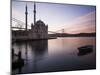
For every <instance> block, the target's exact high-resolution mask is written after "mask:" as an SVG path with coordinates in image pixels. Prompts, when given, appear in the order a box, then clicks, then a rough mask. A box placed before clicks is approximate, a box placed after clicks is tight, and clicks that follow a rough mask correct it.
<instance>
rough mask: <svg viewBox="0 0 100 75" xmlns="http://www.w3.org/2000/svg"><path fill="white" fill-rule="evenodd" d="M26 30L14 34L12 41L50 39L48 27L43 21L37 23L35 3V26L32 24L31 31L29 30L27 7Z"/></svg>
mask: <svg viewBox="0 0 100 75" xmlns="http://www.w3.org/2000/svg"><path fill="white" fill-rule="evenodd" d="M25 9H26V10H25V30H17V31H13V32H12V39H19V40H34V39H48V25H45V23H44V22H43V21H42V20H38V21H36V5H35V3H34V11H33V13H34V24H33V23H32V24H31V29H27V16H28V11H27V5H26V7H25Z"/></svg>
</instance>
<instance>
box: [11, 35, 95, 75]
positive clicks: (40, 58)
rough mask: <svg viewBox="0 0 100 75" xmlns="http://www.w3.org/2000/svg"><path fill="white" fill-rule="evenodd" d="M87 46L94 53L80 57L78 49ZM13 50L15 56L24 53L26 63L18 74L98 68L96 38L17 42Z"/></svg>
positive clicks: (23, 57) (16, 71)
mask: <svg viewBox="0 0 100 75" xmlns="http://www.w3.org/2000/svg"><path fill="white" fill-rule="evenodd" d="M85 45H93V51H92V52H89V53H88V54H85V55H84V56H82V57H80V56H78V55H77V54H78V53H79V51H78V49H77V48H79V47H82V46H85ZM13 48H14V49H15V54H18V53H19V51H21V52H22V59H24V63H25V64H24V66H23V67H22V68H21V71H20V72H19V71H18V69H16V70H14V71H15V73H18V74H19V73H21V74H23V73H24V74H27V73H39V72H53V71H69V70H83V69H95V68H96V50H95V37H91V38H90V37H67V38H58V39H52V40H37V41H27V42H16V43H15V44H13ZM82 51H83V50H82ZM86 52H87V50H86ZM82 53H84V52H82Z"/></svg>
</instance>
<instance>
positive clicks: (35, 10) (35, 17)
mask: <svg viewBox="0 0 100 75" xmlns="http://www.w3.org/2000/svg"><path fill="white" fill-rule="evenodd" d="M33 12H34V25H35V23H36V5H35V2H34V11H33Z"/></svg>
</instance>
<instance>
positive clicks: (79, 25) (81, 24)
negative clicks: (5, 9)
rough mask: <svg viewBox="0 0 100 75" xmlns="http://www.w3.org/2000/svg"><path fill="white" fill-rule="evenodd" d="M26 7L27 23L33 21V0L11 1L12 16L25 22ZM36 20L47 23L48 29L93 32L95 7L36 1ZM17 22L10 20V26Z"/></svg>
mask: <svg viewBox="0 0 100 75" xmlns="http://www.w3.org/2000/svg"><path fill="white" fill-rule="evenodd" d="M26 4H27V7H28V25H29V26H31V23H33V21H34V18H33V10H34V3H33V2H25V1H24V2H20V1H14V0H13V1H12V18H16V19H18V20H20V21H22V22H24V23H25V5H26ZM36 20H42V21H43V22H44V23H45V24H46V25H48V30H49V31H58V32H62V30H63V29H64V33H73V34H74V33H91V32H95V25H96V7H95V6H89V5H73V4H57V3H43V2H42V3H41V2H36ZM16 24H17V23H16V22H14V21H13V22H12V26H15V25H16ZM23 26H24V25H23ZM29 28H30V27H29Z"/></svg>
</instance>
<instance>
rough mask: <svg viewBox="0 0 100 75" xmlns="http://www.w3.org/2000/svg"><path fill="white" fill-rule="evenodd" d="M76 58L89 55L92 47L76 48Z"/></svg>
mask: <svg viewBox="0 0 100 75" xmlns="http://www.w3.org/2000/svg"><path fill="white" fill-rule="evenodd" d="M78 50H79V52H78V56H82V55H86V54H89V53H91V52H92V51H93V46H92V45H86V46H82V47H79V48H78Z"/></svg>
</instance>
